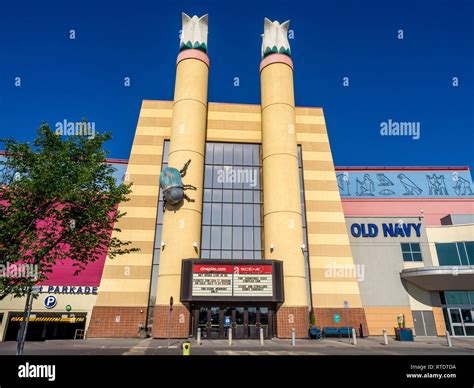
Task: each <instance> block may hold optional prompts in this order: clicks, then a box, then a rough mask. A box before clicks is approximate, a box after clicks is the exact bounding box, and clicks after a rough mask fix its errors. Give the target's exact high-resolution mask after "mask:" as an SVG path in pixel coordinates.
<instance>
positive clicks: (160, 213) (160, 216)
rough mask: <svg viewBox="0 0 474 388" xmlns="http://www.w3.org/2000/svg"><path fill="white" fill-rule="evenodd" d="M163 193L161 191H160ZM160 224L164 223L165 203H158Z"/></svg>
mask: <svg viewBox="0 0 474 388" xmlns="http://www.w3.org/2000/svg"><path fill="white" fill-rule="evenodd" d="M160 191H161V190H160ZM156 221H157V223H158V224H162V223H163V202H162V201H160V202H158V217H157V218H156Z"/></svg>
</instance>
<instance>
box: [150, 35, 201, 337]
mask: <svg viewBox="0 0 474 388" xmlns="http://www.w3.org/2000/svg"><path fill="white" fill-rule="evenodd" d="M183 27H184V26H183ZM208 76H209V58H208V56H207V54H206V53H205V52H203V51H201V50H197V49H185V50H183V51H181V52H180V54H179V55H178V59H177V66H176V84H175V92H174V104H173V117H172V122H171V139H170V149H169V157H168V165H169V166H170V167H174V168H176V169H178V170H180V169H181V168H183V166H184V165H185V163H186V162H187V161H188V160H191V163H190V165H189V167H188V169H187V173H186V175H185V176H184V177H183V183H184V184H186V185H193V186H195V187H196V188H197V190H196V191H194V190H193V191H187V192H186V194H187V195H188V196H189V197H190V198H191V199H193V200H194V202H188V201H187V200H186V199H184V201H183V204H182V206H181V207H180V208H179V209H178V210H176V211H173V210H166V211H165V213H164V216H163V231H162V237H161V240H162V242H163V244H161V245H162V247H161V255H160V267H159V274H158V285H157V293H156V306H155V309H154V313H153V332H152V335H153V337H158V338H166V337H168V335H171V337H173V338H186V337H188V334H189V332H188V331H189V318H190V314H189V312H188V310H187V309H186V307H185V306H183V305H182V304H181V303H180V301H179V300H180V284H181V261H182V260H183V259H186V258H197V257H198V252H199V250H198V249H197V248H196V247H194V246H193V245H194V244H195V243H197V244H198V245H197V247H199V246H200V241H201V218H202V197H203V181H204V152H205V146H206V125H207V85H208ZM160 243H161V242H160V241H158V242H157V243H156V247H159V246H160ZM170 297H172V298H173V308H172V310H171V314H170V305H169V302H170ZM170 316H171V324H170V321H169V317H170Z"/></svg>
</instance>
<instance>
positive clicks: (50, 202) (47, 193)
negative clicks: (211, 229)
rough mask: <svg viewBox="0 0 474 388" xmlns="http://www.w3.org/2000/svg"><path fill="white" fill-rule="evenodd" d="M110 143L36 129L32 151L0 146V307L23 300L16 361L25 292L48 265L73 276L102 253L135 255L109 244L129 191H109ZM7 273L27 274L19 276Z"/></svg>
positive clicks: (124, 187)
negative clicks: (66, 263) (66, 267)
mask: <svg viewBox="0 0 474 388" xmlns="http://www.w3.org/2000/svg"><path fill="white" fill-rule="evenodd" d="M83 124H84V125H87V122H85V121H83ZM110 138H111V136H110V134H109V133H104V134H96V136H95V137H93V138H88V137H87V136H80V135H78V136H70V137H62V136H59V135H57V134H56V133H55V132H54V131H52V130H51V129H50V127H49V126H48V125H47V124H42V125H41V126H40V128H39V129H38V134H37V137H36V139H35V140H34V141H33V143H32V144H30V143H21V142H17V141H15V140H13V139H11V138H9V139H1V141H2V142H3V143H4V144H5V151H6V157H5V158H4V159H3V160H2V161H0V269H2V268H3V273H0V300H1V299H3V298H5V297H6V296H7V295H14V296H15V297H24V296H26V297H27V298H26V305H25V315H24V319H23V322H22V328H21V330H20V336H19V348H18V351H17V353H18V354H21V353H22V349H23V343H21V344H20V340H21V337H22V336H23V341H24V336H25V335H26V329H27V325H28V319H29V313H30V310H31V305H32V301H33V298H34V297H35V295H34V292H32V289H33V286H34V285H36V284H37V283H40V282H42V281H44V280H46V279H47V278H48V274H49V273H51V270H52V268H53V266H54V264H55V263H57V262H59V261H61V260H64V259H66V258H68V259H70V260H72V262H73V266H74V268H75V274H77V273H79V272H80V271H81V270H83V269H84V268H86V267H87V265H88V264H89V263H91V262H94V261H96V260H97V259H98V258H99V257H101V256H102V255H103V254H104V253H105V252H107V254H108V256H109V257H111V258H113V257H115V256H116V255H122V254H126V253H129V252H134V251H137V250H138V249H136V248H128V247H127V246H128V245H130V244H131V243H130V242H129V241H121V240H120V239H119V238H117V237H115V236H113V237H112V231H120V229H118V228H117V227H116V226H115V225H116V223H117V221H118V220H119V219H120V218H121V217H122V216H123V215H124V214H123V213H121V212H120V211H118V205H119V204H120V203H121V202H124V201H127V200H128V198H127V195H128V194H129V193H130V192H131V188H130V187H131V184H123V183H122V184H117V183H116V180H115V179H114V177H113V175H112V174H113V173H114V171H115V169H114V168H113V167H112V166H111V165H109V164H107V163H105V161H106V156H107V152H106V151H104V149H103V143H104V142H105V141H107V140H109V139H110ZM8 268H10V269H11V268H17V269H19V268H23V269H24V268H28V269H29V270H30V271H29V272H28V273H26V275H25V273H24V272H23V273H21V276H19V273H18V272H16V273H15V272H13V273H12V272H11V271H6V270H5V269H8ZM20 347H21V348H20Z"/></svg>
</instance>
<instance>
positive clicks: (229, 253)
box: [222, 251, 232, 259]
mask: <svg viewBox="0 0 474 388" xmlns="http://www.w3.org/2000/svg"><path fill="white" fill-rule="evenodd" d="M222 258H223V259H232V251H222Z"/></svg>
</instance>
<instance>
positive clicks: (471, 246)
mask: <svg viewBox="0 0 474 388" xmlns="http://www.w3.org/2000/svg"><path fill="white" fill-rule="evenodd" d="M464 245H465V247H466V251H467V258H468V260H469V263H470V265H474V241H466V242H465V243H464ZM472 303H473V304H474V301H473V302H472Z"/></svg>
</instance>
